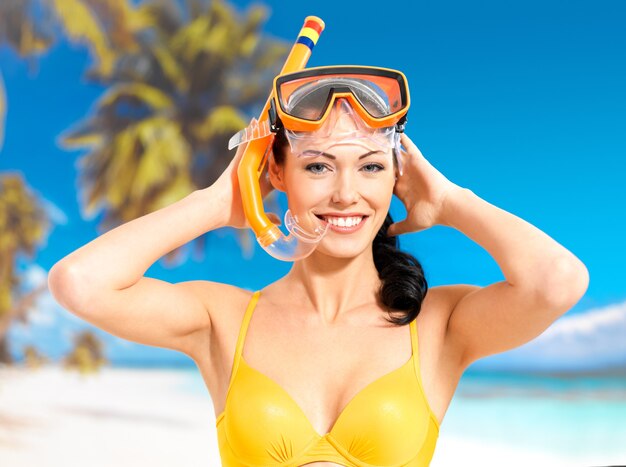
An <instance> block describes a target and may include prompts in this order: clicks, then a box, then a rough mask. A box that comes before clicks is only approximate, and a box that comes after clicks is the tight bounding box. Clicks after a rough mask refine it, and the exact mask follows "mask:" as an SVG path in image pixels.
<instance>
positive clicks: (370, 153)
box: [305, 150, 384, 160]
mask: <svg viewBox="0 0 626 467" xmlns="http://www.w3.org/2000/svg"><path fill="white" fill-rule="evenodd" d="M305 152H306V151H305ZM311 152H313V151H311ZM316 153H317V155H318V156H324V157H327V158H329V159H333V160H335V159H337V158H336V157H335V156H333V155H332V154H328V153H327V152H316ZM378 153H381V154H384V153H383V151H380V150H378V151H370V152H367V153H365V154H363V155H362V156H359V160H361V159H363V158H365V157H367V156H371V155H372V154H378Z"/></svg>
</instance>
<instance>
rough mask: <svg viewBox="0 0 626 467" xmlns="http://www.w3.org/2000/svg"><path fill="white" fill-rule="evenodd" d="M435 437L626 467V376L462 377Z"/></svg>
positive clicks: (197, 387) (200, 388)
mask: <svg viewBox="0 0 626 467" xmlns="http://www.w3.org/2000/svg"><path fill="white" fill-rule="evenodd" d="M181 371H186V372H188V374H189V377H188V378H186V379H185V383H184V385H183V387H181V390H182V391H189V392H191V393H198V392H201V393H203V394H206V392H207V389H206V387H205V385H204V381H203V380H202V377H201V376H200V374H199V373H198V371H197V369H195V368H185V369H182V370H181ZM440 436H441V437H443V436H453V437H455V438H457V439H458V438H462V439H464V440H468V441H473V442H476V444H488V445H498V446H501V447H503V448H506V447H511V448H515V449H520V448H523V449H524V450H528V451H532V452H535V453H545V454H548V455H552V456H558V457H559V458H562V459H586V460H593V459H611V460H614V461H615V460H617V461H618V463H619V464H621V465H626V375H624V376H620V375H618V376H585V377H575V376H566V377H563V376H560V377H559V376H550V375H528V374H503V373H469V372H466V373H465V374H464V375H463V377H462V378H461V381H460V382H459V386H458V388H457V391H456V392H455V395H454V397H453V399H452V402H451V404H450V407H449V408H448V411H447V413H446V415H445V417H444V420H443V422H442V424H441V433H440ZM579 465H580V464H579ZM583 465H587V464H583ZM588 465H602V464H601V463H597V464H593V463H591V464H588ZM604 465H606V464H604Z"/></svg>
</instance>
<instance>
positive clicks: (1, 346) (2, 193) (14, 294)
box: [0, 173, 49, 363]
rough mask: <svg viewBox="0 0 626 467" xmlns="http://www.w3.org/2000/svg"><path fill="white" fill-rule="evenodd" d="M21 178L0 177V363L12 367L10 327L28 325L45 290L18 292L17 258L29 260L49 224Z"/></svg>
mask: <svg viewBox="0 0 626 467" xmlns="http://www.w3.org/2000/svg"><path fill="white" fill-rule="evenodd" d="M29 191H30V190H29V189H28V187H27V186H26V184H25V183H24V180H23V179H22V177H21V175H19V174H10V173H5V174H2V175H0V363H12V362H13V359H12V357H11V355H10V353H9V346H8V341H7V335H8V330H9V327H10V325H11V324H12V323H13V322H14V321H16V320H19V321H21V322H26V321H27V314H28V311H30V310H31V309H32V308H33V305H34V304H35V302H36V300H37V298H38V297H39V296H40V295H41V294H42V293H43V292H44V291H45V290H47V283H43V284H41V285H39V286H38V287H36V288H35V289H34V290H29V291H27V292H24V291H22V290H21V280H20V276H19V275H18V274H17V271H16V268H15V263H16V260H17V257H18V255H20V254H26V255H28V256H30V257H31V258H32V257H33V256H34V253H35V251H36V249H37V248H38V246H39V245H40V244H41V242H42V240H43V239H44V238H45V236H46V235H47V231H48V229H49V221H48V218H47V216H46V214H45V211H44V209H43V208H42V207H41V206H40V205H39V204H38V203H37V201H36V199H35V197H34V196H32V195H31V194H30V193H29Z"/></svg>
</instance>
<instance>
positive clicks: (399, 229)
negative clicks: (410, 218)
mask: <svg viewBox="0 0 626 467" xmlns="http://www.w3.org/2000/svg"><path fill="white" fill-rule="evenodd" d="M410 231H411V229H410V228H409V223H408V222H407V220H406V219H405V220H403V221H400V222H395V223H393V224H391V225H390V226H389V228H387V236H388V237H395V236H398V235H401V234H403V233H407V232H410Z"/></svg>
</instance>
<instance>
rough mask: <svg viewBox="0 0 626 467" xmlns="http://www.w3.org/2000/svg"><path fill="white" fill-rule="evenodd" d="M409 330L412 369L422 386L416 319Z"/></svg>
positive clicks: (410, 324)
mask: <svg viewBox="0 0 626 467" xmlns="http://www.w3.org/2000/svg"><path fill="white" fill-rule="evenodd" d="M409 326H410V328H411V348H412V350H413V368H414V369H415V376H416V377H417V381H418V382H419V384H420V386H421V385H422V376H421V374H420V358H419V356H420V353H419V341H418V338H417V318H415V319H414V320H413V321H411V322H410V323H409Z"/></svg>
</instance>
